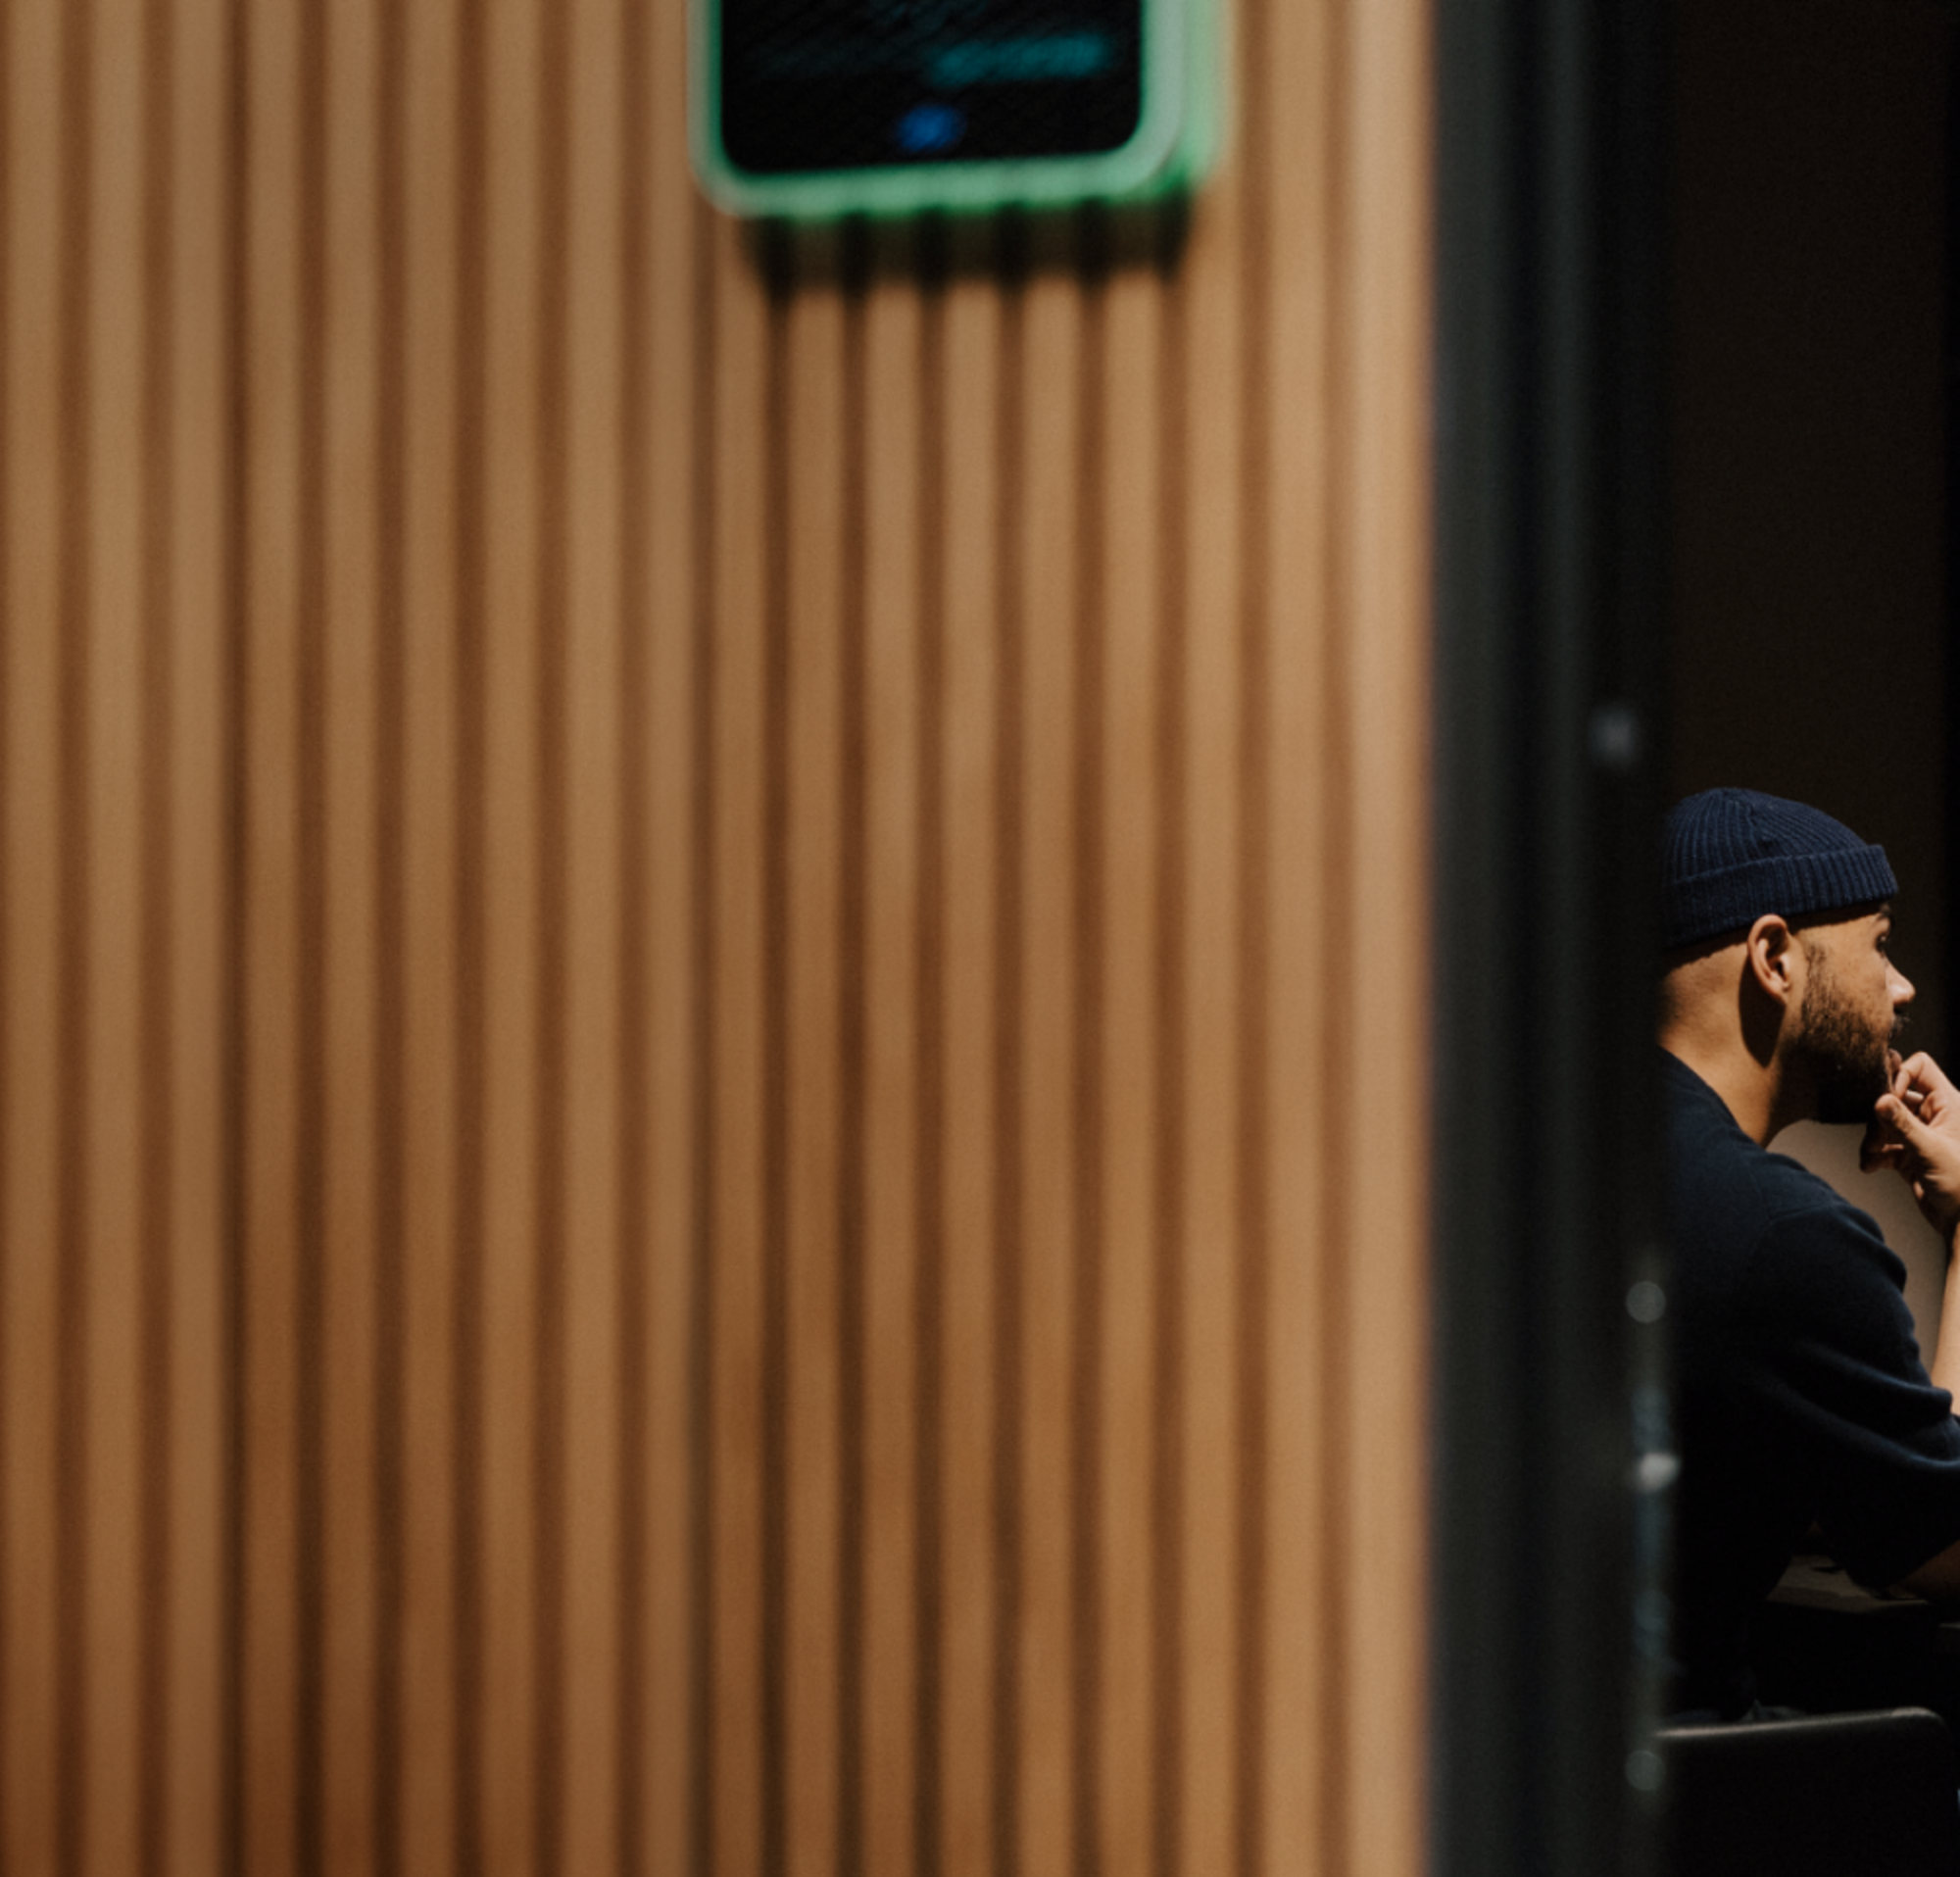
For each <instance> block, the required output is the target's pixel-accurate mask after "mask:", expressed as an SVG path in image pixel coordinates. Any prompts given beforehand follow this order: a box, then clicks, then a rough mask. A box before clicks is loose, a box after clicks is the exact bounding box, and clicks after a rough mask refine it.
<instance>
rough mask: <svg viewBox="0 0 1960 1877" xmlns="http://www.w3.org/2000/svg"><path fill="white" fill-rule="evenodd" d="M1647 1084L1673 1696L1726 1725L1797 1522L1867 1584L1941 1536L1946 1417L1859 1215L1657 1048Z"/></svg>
mask: <svg viewBox="0 0 1960 1877" xmlns="http://www.w3.org/2000/svg"><path fill="white" fill-rule="evenodd" d="M1665 1089H1666V1097H1667V1110H1668V1112H1667V1122H1668V1128H1667V1131H1668V1147H1669V1161H1670V1165H1669V1170H1670V1176H1671V1194H1670V1197H1671V1201H1672V1215H1673V1216H1672V1224H1673V1243H1674V1258H1675V1270H1674V1280H1673V1285H1672V1289H1671V1308H1670V1310H1669V1316H1670V1318H1671V1320H1672V1322H1673V1324H1674V1346H1675V1363H1676V1402H1677V1414H1678V1419H1679V1433H1680V1447H1681V1462H1682V1469H1681V1479H1680V1485H1679V1489H1678V1492H1677V1495H1676V1505H1675V1657H1676V1667H1677V1678H1676V1686H1675V1697H1674V1705H1675V1706H1676V1707H1677V1708H1679V1709H1684V1710H1686V1709H1697V1710H1705V1709H1713V1710H1714V1711H1715V1712H1716V1713H1717V1714H1719V1715H1722V1716H1724V1717H1731V1716H1734V1715H1736V1714H1739V1713H1740V1712H1741V1711H1742V1710H1743V1709H1745V1708H1746V1707H1747V1706H1748V1705H1749V1704H1750V1702H1751V1700H1752V1699H1753V1696H1754V1684H1753V1679H1752V1677H1751V1675H1750V1673H1749V1669H1748V1632H1749V1620H1750V1616H1751V1614H1752V1612H1753V1611H1754V1610H1755V1608H1756V1606H1757V1605H1759V1604H1760V1603H1761V1602H1762V1600H1763V1598H1764V1597H1765V1596H1766V1595H1767V1594H1768V1592H1769V1591H1770V1590H1771V1588H1772V1587H1773V1586H1774V1585H1775V1583H1776V1581H1777V1579H1778V1577H1780V1576H1781V1575H1782V1573H1783V1570H1784V1567H1785V1565H1787V1564H1788V1563H1789V1559H1790V1556H1791V1554H1792V1553H1793V1552H1794V1551H1795V1550H1796V1548H1797V1546H1798V1545H1799V1544H1800V1543H1801V1542H1802V1540H1803V1538H1804V1535H1805V1534H1806V1533H1807V1532H1808V1531H1809V1530H1810V1527H1811V1525H1812V1523H1813V1522H1815V1523H1817V1524H1819V1525H1821V1526H1822V1527H1823V1531H1824V1537H1825V1543H1826V1544H1827V1545H1828V1547H1829V1548H1830V1550H1831V1552H1832V1554H1833V1556H1836V1557H1837V1558H1838V1561H1839V1562H1840V1563H1841V1564H1843V1565H1844V1566H1845V1567H1846V1568H1847V1569H1848V1570H1849V1571H1850V1572H1851V1574H1852V1575H1853V1576H1855V1577H1856V1578H1857V1579H1858V1580H1859V1581H1860V1582H1861V1583H1865V1584H1869V1585H1873V1586H1883V1585H1887V1584H1893V1583H1896V1582H1897V1581H1898V1580H1899V1579H1900V1578H1901V1577H1903V1576H1905V1575H1906V1574H1907V1573H1908V1572H1910V1571H1912V1570H1914V1569H1915V1568H1917V1567H1918V1566H1919V1565H1921V1564H1923V1563H1925V1562H1926V1561H1927V1560H1928V1559H1929V1558H1931V1557H1933V1556H1936V1555H1937V1554H1938V1553H1939V1552H1941V1551H1943V1550H1945V1548H1946V1547H1947V1546H1948V1545H1950V1544H1952V1543H1954V1541H1955V1540H1960V1421H1956V1420H1955V1419H1954V1417H1953V1402H1952V1398H1951V1397H1950V1396H1949V1395H1948V1394H1947V1393H1946V1391H1945V1390H1944V1389H1940V1388H1936V1387H1935V1386H1934V1385H1933V1382H1932V1380H1931V1379H1930V1378H1929V1377H1928V1375H1927V1372H1926V1366H1925V1364H1924V1363H1923V1362H1922V1361H1921V1359H1920V1354H1919V1347H1918V1345H1917V1343H1916V1342H1915V1340H1914V1337H1913V1326H1912V1317H1911V1314H1910V1312H1909V1311H1908V1310H1907V1309H1906V1305H1905V1266H1904V1265H1903V1264H1901V1263H1900V1262H1899V1260H1898V1259H1897V1257H1896V1256H1895V1255H1894V1254H1893V1253H1892V1251H1891V1250H1890V1249H1889V1247H1887V1244H1886V1242H1885V1239H1884V1238H1883V1237H1882V1236H1881V1235H1880V1232H1879V1228H1878V1227H1877V1225H1875V1224H1874V1223H1873V1222H1872V1220H1871V1219H1870V1218H1868V1217H1867V1216H1866V1215H1865V1214H1864V1213H1863V1212H1861V1211H1859V1210H1857V1208H1856V1207H1854V1206H1851V1205H1849V1204H1848V1203H1847V1202H1846V1201H1845V1200H1843V1199H1842V1198H1841V1197H1840V1196H1839V1195H1838V1193H1837V1192H1836V1191H1835V1190H1834V1189H1833V1188H1831V1187H1830V1186H1828V1185H1826V1184H1825V1182H1824V1181H1823V1180H1821V1179H1819V1178H1818V1177H1817V1176H1816V1175H1815V1174H1814V1173H1811V1172H1810V1171H1808V1170H1807V1169H1806V1168H1804V1167H1802V1166H1799V1165H1798V1164H1797V1163H1796V1161H1792V1160H1789V1159H1787V1158H1786V1157H1785V1156H1783V1155H1781V1154H1771V1153H1769V1152H1767V1151H1765V1150H1764V1149H1763V1148H1760V1147H1758V1146H1757V1145H1756V1144H1755V1142H1754V1141H1752V1140H1750V1139H1749V1137H1748V1136H1747V1135H1746V1134H1744V1133H1743V1132H1742V1130H1741V1129H1740V1127H1738V1126H1737V1125H1736V1122H1735V1119H1734V1117H1733V1116H1732V1115H1731V1114H1730V1112H1729V1111H1728V1109H1727V1107H1726V1106H1725V1105H1724V1104H1723V1102H1722V1099H1721V1097H1720V1096H1718V1095H1717V1094H1716V1093H1715V1091H1714V1090H1713V1089H1711V1088H1710V1087H1709V1086H1708V1084H1707V1083H1705V1082H1704V1081H1702V1080H1701V1078H1700V1077H1699V1076H1698V1075H1696V1074H1695V1073H1694V1072H1693V1071H1692V1070H1691V1069H1690V1068H1689V1067H1688V1066H1687V1065H1686V1064H1685V1063H1683V1062H1680V1061H1679V1060H1678V1059H1677V1058H1675V1057H1673V1056H1668V1057H1667V1058H1666V1063H1665ZM1887 1177H1889V1176H1887ZM1951 1307H1952V1308H1960V1300H1955V1302H1954V1304H1953V1305H1952V1306H1951Z"/></svg>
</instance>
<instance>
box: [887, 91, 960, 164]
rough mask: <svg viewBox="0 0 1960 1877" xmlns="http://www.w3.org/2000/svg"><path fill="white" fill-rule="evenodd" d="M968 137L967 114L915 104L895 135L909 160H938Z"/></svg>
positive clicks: (929, 105) (951, 107)
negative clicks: (929, 158) (941, 153)
mask: <svg viewBox="0 0 1960 1877" xmlns="http://www.w3.org/2000/svg"><path fill="white" fill-rule="evenodd" d="M965 134H966V113H965V112H963V111H958V110H956V109H955V108H954V107H953V106H952V105H950V104H915V105H913V106H912V108H911V109H910V110H909V111H907V113H906V115H905V116H904V117H902V118H901V119H900V120H899V122H898V124H897V126H896V127H895V128H894V130H893V132H892V135H893V137H894V139H895V140H896V141H897V143H898V146H899V148H900V149H901V150H903V151H904V152H905V153H906V155H907V156H908V157H930V156H937V155H938V154H939V153H940V152H941V151H942V150H951V149H952V148H953V146H954V145H955V144H956V143H957V142H958V141H959V139H960V138H961V137H963V136H964V135H965Z"/></svg>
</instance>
